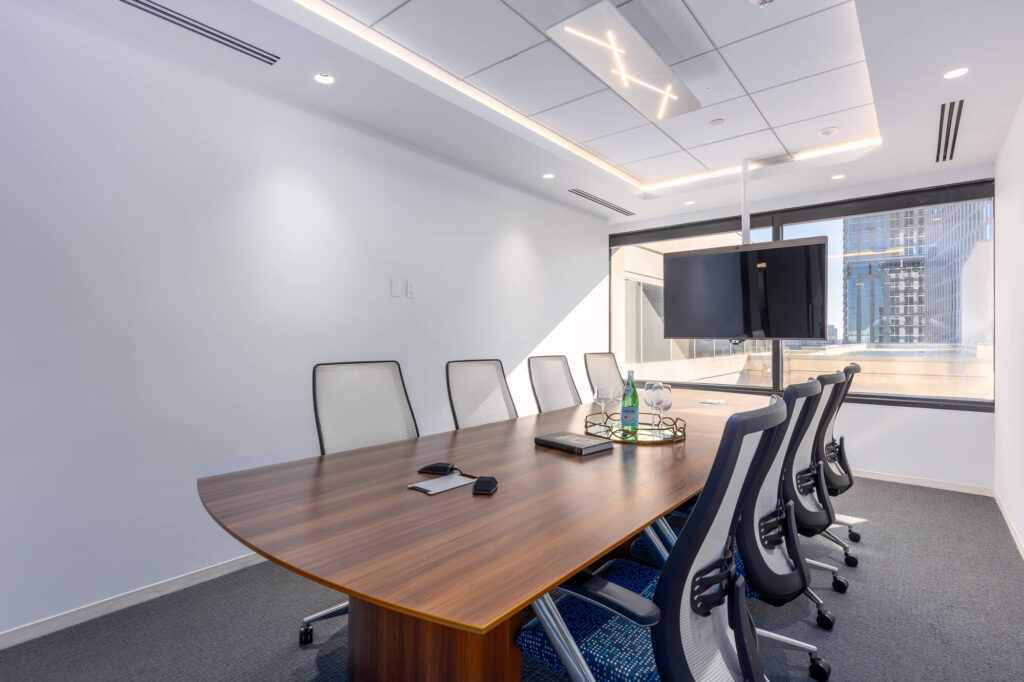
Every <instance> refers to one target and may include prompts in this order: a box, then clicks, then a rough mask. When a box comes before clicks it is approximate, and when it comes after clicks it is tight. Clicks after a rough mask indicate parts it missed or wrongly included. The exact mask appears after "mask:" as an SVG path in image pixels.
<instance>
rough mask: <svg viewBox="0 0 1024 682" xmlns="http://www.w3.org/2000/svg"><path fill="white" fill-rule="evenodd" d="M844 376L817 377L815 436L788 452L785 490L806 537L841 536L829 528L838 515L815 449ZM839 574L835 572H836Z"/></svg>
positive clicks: (848, 557)
mask: <svg viewBox="0 0 1024 682" xmlns="http://www.w3.org/2000/svg"><path fill="white" fill-rule="evenodd" d="M845 380H846V375H845V374H843V373H842V372H835V373H834V374H823V375H821V376H819V377H818V382H819V383H820V384H821V395H819V396H818V398H817V399H816V400H815V401H814V403H813V404H811V405H809V406H808V409H810V410H811V413H810V420H811V421H810V423H809V424H808V433H811V434H814V437H813V438H804V439H803V440H802V441H801V442H800V443H799V444H797V446H796V447H794V448H791V449H790V452H788V453H787V454H786V466H785V469H784V476H783V486H782V491H783V495H784V496H785V499H786V501H787V502H790V501H791V502H793V511H794V512H795V515H796V526H797V530H798V531H799V532H800V534H801V535H804V536H806V537H813V536H815V535H821V536H822V537H825V538H829V539H835V540H838V538H836V537H835V536H834V535H832V533H830V532H829V530H828V528H829V526H831V525H832V524H833V523H835V520H836V517H835V512H834V511H833V509H832V502H831V499H830V498H829V494H828V488H827V487H826V485H825V464H824V462H823V461H821V460H820V459H818V457H817V456H816V455H815V452H816V449H820V446H818V445H816V444H817V443H818V442H819V439H820V438H821V437H823V434H824V431H823V428H824V425H825V423H827V419H828V416H829V411H830V410H831V409H832V408H834V407H835V403H834V401H833V400H832V398H833V397H834V394H835V391H836V390H837V389H838V388H839V387H841V385H842V383H843V382H844V381H845ZM844 554H845V556H844V559H845V561H846V565H847V566H856V565H857V557H855V556H853V555H852V554H850V553H849V550H848V549H844ZM808 563H810V564H811V565H812V566H814V567H816V568H825V565H824V564H820V563H819V562H808ZM825 570H828V569H825ZM837 575H838V574H837V573H836V572H833V576H837Z"/></svg>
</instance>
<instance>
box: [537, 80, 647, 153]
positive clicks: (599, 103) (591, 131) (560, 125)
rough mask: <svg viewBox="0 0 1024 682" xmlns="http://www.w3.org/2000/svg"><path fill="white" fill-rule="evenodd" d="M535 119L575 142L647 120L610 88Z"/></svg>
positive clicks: (633, 126) (621, 129) (608, 133)
mask: <svg viewBox="0 0 1024 682" xmlns="http://www.w3.org/2000/svg"><path fill="white" fill-rule="evenodd" d="M533 119H534V120H535V121H537V122H538V123H540V124H541V125H543V126H546V127H548V128H551V129H552V130H554V131H555V132H557V133H561V134H562V135H565V136H566V137H568V138H569V139H570V140H574V141H576V142H586V141H587V140H593V139H594V138H597V137H604V136H605V135H611V134H612V133H618V132H621V131H623V130H627V129H629V128H635V127H637V126H640V125H643V124H644V123H647V122H648V121H647V119H646V118H644V117H643V116H641V115H640V113H639V112H637V110H636V109H634V108H633V107H631V106H629V105H628V104H626V102H625V101H624V100H623V99H622V98H621V97H619V96H618V95H616V94H615V93H614V92H612V91H611V90H609V89H604V90H602V91H600V92H597V93H594V94H593V95H587V96H586V97H583V98H581V99H578V100H576V101H574V102H569V103H568V104H563V105H561V106H558V107H555V108H554V109H549V110H547V111H545V112H542V113H540V114H537V115H536V116H534V117H533Z"/></svg>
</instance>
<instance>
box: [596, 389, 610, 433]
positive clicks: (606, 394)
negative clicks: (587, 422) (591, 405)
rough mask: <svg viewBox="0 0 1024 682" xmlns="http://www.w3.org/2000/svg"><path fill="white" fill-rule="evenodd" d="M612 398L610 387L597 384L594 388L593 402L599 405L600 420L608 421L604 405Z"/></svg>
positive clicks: (605, 422) (604, 422)
mask: <svg viewBox="0 0 1024 682" xmlns="http://www.w3.org/2000/svg"><path fill="white" fill-rule="evenodd" d="M611 400H612V389H611V388H609V387H608V386H598V387H597V388H596V389H594V402H595V403H597V404H598V405H600V406H601V418H602V419H601V421H602V423H603V424H607V423H608V411H607V410H606V409H605V406H606V405H608V403H609V402H611Z"/></svg>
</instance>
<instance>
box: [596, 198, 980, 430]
mask: <svg viewBox="0 0 1024 682" xmlns="http://www.w3.org/2000/svg"><path fill="white" fill-rule="evenodd" d="M978 199H992V200H993V201H994V200H995V180H994V179H993V178H986V179H982V180H974V181H970V182H961V183H956V184H951V185H938V186H934V187H926V188H922V189H915V190H908V191H901V192H890V193H887V194H877V195H874V196H868V197H858V198H854V199H844V200H841V201H833V202H827V203H821V204H809V205H806V206H796V207H790V208H779V209H775V210H771V211H761V212H758V213H753V214H751V216H750V228H751V229H757V228H763V227H770V228H771V229H772V239H773V240H779V239H782V231H783V225H785V224H787V223H789V224H793V223H805V222H812V221H820V220H835V219H837V218H848V217H850V216H857V215H864V214H868V213H885V212H889V211H903V210H910V209H916V208H922V207H925V206H934V205H936V204H951V203H957V202H962V201H972V200H978ZM992 211H993V239H995V232H996V229H997V227H996V225H995V223H996V222H998V221H997V220H996V219H995V206H993V208H992ZM740 229H741V222H740V216H727V217H723V218H716V219H713V220H703V221H699V222H693V223H680V224H677V225H667V226H665V227H654V228H648V229H644V230H635V231H632V232H618V233H612V234H610V235H609V236H608V255H609V282H610V281H611V253H612V250H613V249H615V248H616V247H621V246H639V245H642V244H644V243H646V242H652V241H663V240H666V239H679V238H685V237H699V236H704V235H709V234H718V233H721V232H738V231H740ZM994 277H995V264H994V263H993V278H994ZM610 297H611V290H610V289H609V315H608V347H609V349H610V348H611V339H612V328H611V325H612V316H611V314H610V312H611V298H610ZM915 314H916V313H915ZM992 324H993V327H994V326H995V324H996V321H995V319H993V321H992ZM782 358H783V348H782V341H781V340H777V339H775V340H772V387H771V388H767V387H763V386H738V385H735V384H708V383H694V382H668V383H670V384H671V385H672V386H673V387H677V388H684V389H697V390H704V391H723V392H730V393H751V394H758V395H768V394H772V393H781V392H782V391H783V390H784V389H785V386H782V385H781V382H782ZM992 362H993V367H994V366H995V358H994V357H993V360H992ZM995 381H996V377H995V376H993V385H994V383H995ZM854 386H855V387H856V383H854ZM847 400H848V401H849V402H851V403H861V404H866V405H885V406H891V407H918V408H927V409H942V410H960V411H964V412H995V393H994V392H993V398H992V399H991V400H982V399H977V398H946V397H934V396H923V395H892V394H887V393H861V392H858V391H856V389H854V390H852V391H851V392H850V394H849V395H848V396H847Z"/></svg>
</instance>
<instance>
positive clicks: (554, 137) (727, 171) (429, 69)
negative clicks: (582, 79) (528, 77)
mask: <svg viewBox="0 0 1024 682" xmlns="http://www.w3.org/2000/svg"><path fill="white" fill-rule="evenodd" d="M292 2H294V3H295V4H297V5H299V6H301V7H303V8H305V9H307V10H309V11H310V12H312V13H313V14H315V15H317V16H318V17H320V18H322V19H325V20H327V21H329V22H331V23H332V24H334V25H335V26H338V27H339V28H342V29H344V30H346V31H348V32H349V33H351V34H352V35H355V36H358V37H359V38H362V39H363V40H365V41H366V42H368V43H370V44H371V45H373V46H374V47H377V48H379V49H381V50H383V51H384V52H386V53H388V54H390V55H391V56H393V57H396V58H398V59H400V60H402V61H403V62H405V63H406V64H408V65H409V66H412V67H413V68H415V69H417V70H418V71H420V72H422V73H424V74H426V75H428V76H430V77H431V78H434V79H435V80H438V81H440V82H441V83H444V84H445V85H447V86H449V87H451V88H452V89H454V90H457V91H459V92H461V93H462V94H464V95H466V96H467V97H469V98H470V99H472V100H474V101H476V102H478V103H480V104H482V105H484V106H485V107H487V108H488V109H491V110H492V111H495V112H497V113H499V114H501V115H502V116H504V117H505V118H507V119H509V120H511V121H515V122H516V123H518V124H519V125H521V126H523V127H524V128H526V129H527V130H529V131H530V132H532V133H535V134H537V135H540V136H541V137H543V138H544V139H546V140H548V141H549V142H552V143H554V144H556V145H558V146H559V147H561V148H562V149H565V150H566V151H568V152H571V153H573V154H575V155H576V156H578V157H579V158H581V159H583V160H584V161H587V162H588V163H591V164H593V165H594V166H597V167H598V168H600V169H601V170H604V171H607V172H608V173H611V174H612V175H614V176H615V177H617V178H618V179H619V180H622V181H623V182H626V183H628V184H629V185H630V186H632V187H634V188H636V189H638V190H641V191H643V192H656V191H658V190H661V189H667V188H670V187H677V186H680V185H688V184H691V183H694V182H700V181H702V180H709V179H711V178H719V177H723V176H727V175H735V174H738V173H739V172H740V166H730V167H728V168H720V169H717V170H711V171H703V172H700V173H692V174H690V175H683V176H680V177H677V178H671V179H668V180H662V181H659V182H654V183H643V182H641V181H639V180H637V179H636V178H634V177H633V176H632V175H630V174H628V173H626V172H625V171H623V170H621V169H619V168H617V167H615V166H613V165H612V164H610V163H608V162H607V161H605V160H604V159H602V158H600V157H598V156H595V155H594V154H591V153H590V152H588V151H587V150H586V149H584V148H583V147H580V146H579V145H578V144H576V143H575V142H572V141H570V140H568V139H566V138H564V137H562V136H561V135H559V134H557V133H555V132H553V131H552V130H549V129H548V128H545V127H544V126H542V125H540V124H539V123H537V122H536V121H534V120H533V119H531V118H529V117H527V116H524V115H523V114H521V113H519V112H518V111H516V110H515V109H513V108H511V107H509V106H508V105H506V104H504V103H503V102H500V101H498V100H496V99H494V98H493V97H491V96H490V95H488V94H487V93H485V92H483V91H482V90H478V89H477V88H475V87H473V86H472V85H470V84H469V83H467V82H465V81H463V80H459V79H458V78H456V77H455V76H453V75H452V74H450V73H448V72H447V71H445V70H444V69H442V68H440V67H439V66H437V65H436V64H434V63H433V62H430V61H428V60H426V59H424V58H423V57H421V56H419V55H418V54H416V53H415V52H413V51H411V50H409V49H407V48H405V47H403V46H402V45H400V44H398V43H396V42H395V41H393V40H391V39H390V38H388V37H387V36H385V35H383V34H381V33H378V32H377V31H374V30H373V29H372V28H370V27H369V26H366V25H365V24H362V23H360V22H358V21H356V20H355V19H353V18H352V17H350V16H349V15H347V14H345V13H344V12H342V11H341V10H339V9H338V8H337V7H334V6H333V5H330V4H329V3H327V2H326V1H325V0H292ZM612 38H613V39H614V37H612ZM601 42H602V43H603V42H604V41H601ZM616 54H617V53H616ZM620 74H622V75H623V76H624V77H625V78H628V74H627V73H626V72H625V71H624V70H622V69H621V68H620ZM644 85H646V83H645V84H644ZM666 100H667V98H666ZM880 144H882V138H881V137H877V136H876V137H869V138H864V139H861V140H854V141H853V142H846V143H843V144H837V145H832V146H831V147H820V148H818V149H810V150H807V151H804V152H799V153H797V154H793V155H792V159H793V160H794V161H803V160H805V159H814V158H819V157H822V156H827V155H829V154H838V153H841V152H845V151H850V150H853V149H863V148H867V147H873V146H877V145H880ZM757 167H758V166H757V164H754V163H751V164H750V168H752V169H753V168H757Z"/></svg>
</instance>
